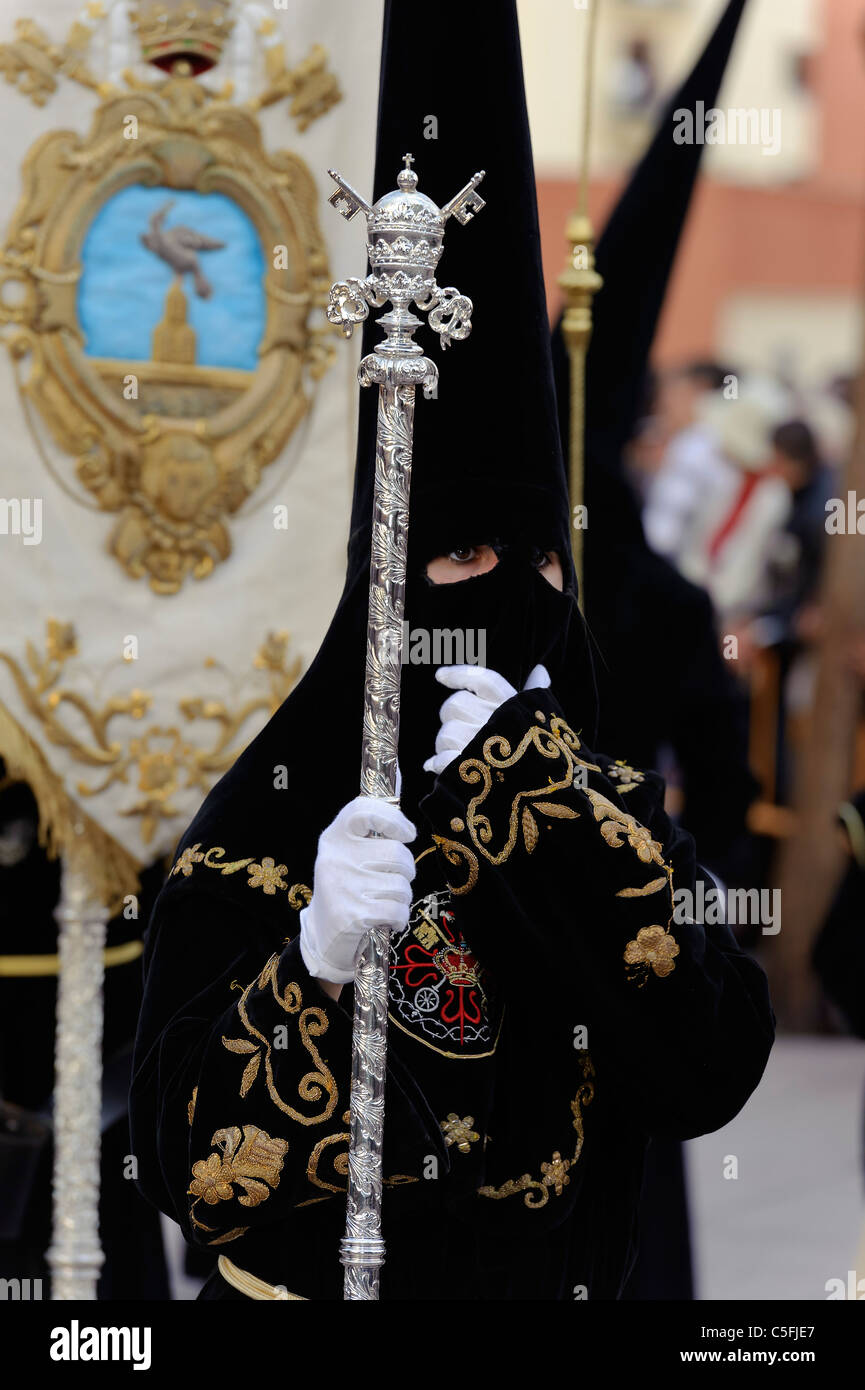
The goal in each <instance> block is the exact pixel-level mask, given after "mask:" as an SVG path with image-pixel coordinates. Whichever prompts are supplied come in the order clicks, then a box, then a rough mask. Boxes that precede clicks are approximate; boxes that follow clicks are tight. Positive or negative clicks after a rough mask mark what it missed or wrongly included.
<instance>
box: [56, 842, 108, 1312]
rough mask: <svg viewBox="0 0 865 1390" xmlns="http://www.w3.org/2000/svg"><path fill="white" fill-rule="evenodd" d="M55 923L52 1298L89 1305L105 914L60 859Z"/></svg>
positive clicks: (94, 1247)
mask: <svg viewBox="0 0 865 1390" xmlns="http://www.w3.org/2000/svg"><path fill="white" fill-rule="evenodd" d="M57 916H58V918H59V921H60V935H59V947H58V949H59V955H60V969H59V973H58V976H57V1035H56V1042H55V1058H56V1061H55V1085H54V1231H53V1243H52V1245H51V1249H50V1250H49V1251H48V1253H47V1256H46V1258H47V1260H48V1263H49V1265H50V1266H51V1270H52V1281H51V1297H52V1299H61V1300H68V1299H95V1298H96V1282H97V1280H98V1278H99V1271H100V1269H101V1267H102V1261H103V1254H102V1249H101V1247H100V1244H99V1147H100V1134H101V1129H102V1126H101V1113H102V981H103V975H104V961H103V951H104V948H105V928H106V924H107V922H108V911H107V909H106V908H105V907H103V905H102V904H101V903H100V902H97V901H96V899H95V898H94V896H93V893H92V891H91V889H90V886H89V883H88V880H87V877H86V875H85V874H84V873H82V872H81V870H80V869H79V868H77V867H76V866H75V864H74V861H73V860H71V859H70V860H67V862H65V863H64V865H63V885H62V896H61V902H60V907H59V908H58V912H57Z"/></svg>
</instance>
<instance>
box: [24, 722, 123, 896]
mask: <svg viewBox="0 0 865 1390" xmlns="http://www.w3.org/2000/svg"><path fill="white" fill-rule="evenodd" d="M0 757H2V758H3V761H4V762H5V764H6V771H7V773H9V774H11V776H13V777H16V778H20V779H21V781H23V782H26V783H27V784H28V785H29V787H30V790H31V791H32V792H33V795H34V797H35V798H36V805H37V807H38V809H39V843H40V845H42V846H43V847H44V848H45V849H46V850H47V852H48V854H49V856H50V857H51V858H52V859H56V858H57V857H58V855H59V856H62V857H64V858H67V859H74V860H75V861H76V864H77V865H78V867H80V869H81V872H82V873H83V874H85V875H86V877H87V881H88V883H89V884H90V888H91V891H92V892H93V894H94V896H95V897H97V898H98V899H99V901H100V902H101V903H103V905H104V906H105V907H107V909H108V911H109V912H110V913H111V915H112V916H114V914H115V913H117V912H119V911H120V909H121V908H122V906H123V899H124V898H126V897H129V896H130V895H134V894H136V893H137V892H138V889H139V875H140V872H141V865H140V864H139V863H138V861H137V860H136V859H134V858H133V856H132V855H131V854H130V853H129V851H128V850H126V849H124V848H123V846H122V845H121V844H118V842H117V841H116V840H115V839H114V838H113V837H112V836H111V835H109V834H108V832H107V831H105V830H103V829H102V827H101V825H98V824H97V822H96V821H94V820H92V819H91V817H90V816H88V815H87V813H86V812H85V811H82V809H81V807H80V806H79V805H78V803H77V802H76V801H73V800H72V798H71V797H70V796H69V794H68V793H67V791H66V788H65V787H64V785H63V782H62V780H61V779H60V777H58V775H57V773H56V772H54V771H53V770H52V769H51V767H50V766H49V765H48V762H47V760H46V758H45V754H44V753H43V752H42V750H41V748H40V747H39V745H38V744H37V743H36V742H35V740H34V739H33V738H31V736H30V734H28V733H27V730H26V729H24V728H22V727H21V725H20V724H19V723H18V720H17V719H16V718H15V716H14V715H13V714H12V713H11V711H10V710H9V709H8V708H7V706H6V705H4V704H3V702H2V701H0Z"/></svg>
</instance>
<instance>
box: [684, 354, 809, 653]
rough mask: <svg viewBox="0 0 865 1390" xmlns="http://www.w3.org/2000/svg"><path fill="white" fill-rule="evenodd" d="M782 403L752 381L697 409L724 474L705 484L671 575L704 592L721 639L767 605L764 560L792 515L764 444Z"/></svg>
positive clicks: (788, 491) (769, 446)
mask: <svg viewBox="0 0 865 1390" xmlns="http://www.w3.org/2000/svg"><path fill="white" fill-rule="evenodd" d="M782 397H783V393H781V392H780V391H779V388H777V387H776V386H775V385H774V383H772V382H768V381H766V382H756V381H754V382H751V383H750V384H749V385H748V386H747V388H743V389H741V390H740V392H739V395H738V396H737V397H736V398H735V399H730V400H728V399H725V397H724V396H723V394H721V393H719V392H714V393H713V394H712V395H711V396H710V397H709V398H708V399H707V400H705V401H704V402H703V403H702V404H701V407H700V417H701V422H702V425H703V427H704V428H705V429H706V431H707V432H708V433H709V434H710V435H711V436H712V437H713V439H714V441H715V443H716V445H717V448H718V449H719V451H720V453H721V455H722V456H723V459H724V460H725V462H726V464H727V469H726V472H725V473H724V474H722V473H721V472H720V471H719V472H718V474H717V482H716V485H715V487H714V488H711V487H710V486H709V485H708V482H707V485H706V487H705V489H704V491H703V493H702V496H701V500H700V509H699V513H698V515H697V516H696V518H695V519H694V521H693V523H692V526H691V529H690V534H689V536H688V538H687V540H686V543H685V545H684V547H683V549H682V551H681V554H680V556H679V568H680V569H681V572H682V573H683V574H684V575H685V577H686V578H687V579H690V580H691V581H692V583H694V584H699V585H700V586H701V587H702V588H704V589H705V590H706V591H707V593H708V594H709V597H710V598H711V600H712V602H713V604H714V606H715V610H716V612H717V614H718V618H719V620H720V622H721V625H722V629H723V630H724V631H725V632H730V631H731V630H737V629H739V628H741V626H742V625H743V622H745V621H747V619H749V618H751V617H753V616H755V615H756V614H757V613H759V612H760V611H762V608H763V607H764V605H765V604H766V602H767V601H768V598H769V593H770V556H771V555H772V554H773V553H774V551H775V547H776V544H777V541H778V537H779V536H780V534H781V532H782V531H783V530H784V528H785V527H786V525H787V523H788V521H789V519H790V516H791V513H792V508H793V491H792V488H791V486H790V483H789V481H788V478H787V476H786V475H785V473H784V471H783V470H782V469H780V468H779V467H778V464H777V455H776V453H775V452H774V448H773V443H772V440H773V430H774V428H775V426H776V425H777V424H778V422H779V419H780V418H781V414H782V409H783V405H784V404H786V401H783V399H782Z"/></svg>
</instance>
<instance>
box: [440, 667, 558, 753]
mask: <svg viewBox="0 0 865 1390" xmlns="http://www.w3.org/2000/svg"><path fill="white" fill-rule="evenodd" d="M436 680H437V681H441V683H442V685H446V686H448V688H449V689H450V690H455V691H456V692H457V693H456V694H455V695H450V696H448V698H447V699H446V700H445V702H444V704H443V705H442V707H441V711H440V713H441V721H442V722H441V728H440V729H439V731H438V735H437V737H436V751H435V755H434V756H433V757H432V758H427V760H426V762H425V763H424V771H425V772H435V773H436V774H438V773H439V772H444V770H445V768H446V767H447V766H448V764H449V763H452V762H453V760H454V758H456V757H458V755H459V754H460V753H461V752H462V751H463V749H464V748H465V747H466V745H467V744H469V743H471V741H472V739H473V738H474V736H475V734H476V733H477V732H478V730H479V729H482V728H483V727H484V725H485V724H486V723H487V721H488V720H489V719H490V718H491V717H492V715H493V713H494V712H495V711H496V710H497V709H498V707H499V705H503V704H504V702H505V700H509V699H510V698H511V696H512V695H516V693H517V692H516V690H515V689H514V687H513V686H512V685H511V683H510V681H506V680H505V678H504V676H500V675H499V674H498V672H497V671H490V670H489V668H488V667H486V666H440V667H439V669H438V670H437V671H436ZM549 684H550V677H549V673H548V671H547V669H546V667H545V666H536V667H535V669H534V670H533V671H532V673H531V675H530V676H529V678H528V680H527V681H526V683H525V685H524V686H523V690H546V689H547V687H548V686H549Z"/></svg>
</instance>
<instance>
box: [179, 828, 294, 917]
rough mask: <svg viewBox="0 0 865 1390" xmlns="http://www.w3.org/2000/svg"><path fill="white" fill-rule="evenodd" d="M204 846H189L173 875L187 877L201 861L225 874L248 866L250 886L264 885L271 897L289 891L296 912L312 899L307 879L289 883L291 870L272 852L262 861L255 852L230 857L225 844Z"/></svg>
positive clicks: (289, 902)
mask: <svg viewBox="0 0 865 1390" xmlns="http://www.w3.org/2000/svg"><path fill="white" fill-rule="evenodd" d="M200 850H201V843H200V842H199V843H198V844H195V845H192V846H190V847H188V848H186V849H185V850H184V851H183V853H182V854H181V855H179V857H178V859H177V861H176V862H175V864H174V866H173V867H172V869H171V873H170V874H169V878H171V877H173V876H174V875H175V874H183V876H184V878H189V876H190V874H191V873H192V871H193V869H194V868H195V866H196V865H197V864H203V865H204V867H205V868H206V869H217V870H218V871H219V873H220V874H221V875H222V876H223V877H226V876H228V875H229V874H236V873H239V872H240V870H241V869H246V872H247V874H248V875H249V879H248V884H247V886H248V887H249V888H261V889H262V890H263V891H264V892H265V893H266V894H267V895H268V897H271V898H272V897H274V896H275V894H276V893H277V892H285V893H287V895H288V905H289V907H291V908H294V910H295V912H299V911H300V910H301V908H302V907H305V906H306V904H307V903H308V902H310V901H311V899H312V889H311V888H307V886H306V884H305V883H293V884H292V885H291V887H289V886H288V884H287V883H286V882H285V879H284V878H283V874H285V873H287V872H288V870H287V869H286V866H285V864H277V863H276V861H275V860H274V859H272V858H270V856H269V855H265V856H264V857H263V858H262V860H261V862H260V863H258V862H257V861H256V858H255V856H254V855H252V854H250V855H248V856H247V857H246V858H245V859H229V860H226V858H225V850H224V849H223V848H222V846H221V845H214V846H212V847H211V848H210V849H208V850H206V851H205V852H204V853H203V854H201V853H200V852H199V851H200Z"/></svg>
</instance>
